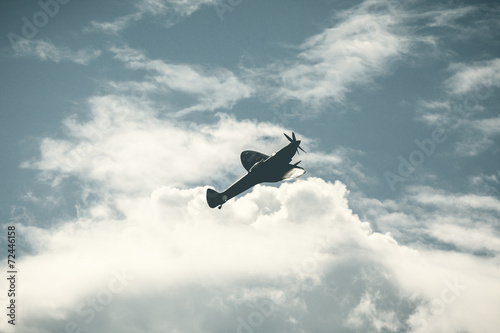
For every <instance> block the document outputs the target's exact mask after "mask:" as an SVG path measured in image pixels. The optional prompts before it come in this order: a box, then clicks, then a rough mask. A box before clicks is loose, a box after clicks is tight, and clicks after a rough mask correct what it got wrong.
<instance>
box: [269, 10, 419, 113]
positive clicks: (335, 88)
mask: <svg viewBox="0 0 500 333" xmlns="http://www.w3.org/2000/svg"><path fill="white" fill-rule="evenodd" d="M399 18H400V16H398V15H390V14H389V13H388V11H387V8H385V9H384V8H382V9H381V8H379V3H378V2H376V3H373V2H370V1H367V2H365V3H363V4H361V5H359V6H356V7H354V9H350V10H347V11H344V12H342V13H340V14H338V15H337V17H336V22H338V23H336V24H335V25H334V26H333V27H329V28H326V29H324V30H323V32H321V33H319V34H317V35H315V36H312V37H310V38H308V39H307V40H305V41H304V43H302V44H301V45H300V46H298V50H300V53H298V55H297V56H296V58H295V59H293V60H289V61H284V62H278V63H275V64H273V65H271V66H269V68H266V69H265V70H264V71H263V72H264V73H266V75H268V76H269V75H271V78H272V80H273V82H274V84H276V86H277V87H275V88H274V89H273V90H271V91H272V92H273V95H272V98H274V99H275V100H278V101H281V102H284V101H286V100H288V99H297V100H300V101H301V102H302V103H304V104H307V105H311V106H314V107H317V108H321V107H324V106H325V105H328V104H329V103H333V102H334V103H343V102H344V101H345V100H346V94H348V93H349V92H350V91H351V89H352V88H353V87H354V86H356V85H366V84H368V83H370V82H373V80H374V79H375V78H376V77H378V76H381V75H384V74H387V73H388V72H389V70H390V68H391V64H392V63H393V62H394V61H395V60H397V59H398V58H399V57H401V56H402V55H403V54H405V53H406V52H408V50H409V48H410V40H409V39H408V38H407V37H406V36H404V35H401V34H399V33H398V32H397V31H398V30H399V29H398V26H399V25H400V24H401V22H400V21H399ZM263 75H264V74H263ZM271 88H272V87H271Z"/></svg>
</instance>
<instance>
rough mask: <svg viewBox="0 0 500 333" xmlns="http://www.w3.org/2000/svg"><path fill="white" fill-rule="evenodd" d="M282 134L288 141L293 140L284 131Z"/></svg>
mask: <svg viewBox="0 0 500 333" xmlns="http://www.w3.org/2000/svg"><path fill="white" fill-rule="evenodd" d="M283 134H285V137H286V138H287V139H288V141H290V142H293V140H292V138H291V137H289V136H288V135H286V133H283Z"/></svg>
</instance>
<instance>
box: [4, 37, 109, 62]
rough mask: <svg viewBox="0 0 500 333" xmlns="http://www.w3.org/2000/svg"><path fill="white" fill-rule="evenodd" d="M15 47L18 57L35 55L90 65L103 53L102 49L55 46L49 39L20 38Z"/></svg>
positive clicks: (41, 58) (55, 60) (46, 59)
mask: <svg viewBox="0 0 500 333" xmlns="http://www.w3.org/2000/svg"><path fill="white" fill-rule="evenodd" d="M13 48H14V50H15V56H16V57H34V58H38V59H40V60H43V61H53V62H61V61H71V62H75V63H77V64H81V65H88V64H89V63H90V62H91V61H92V60H94V59H96V58H98V57H99V56H100V55H101V51H100V50H93V49H82V50H78V51H73V50H71V49H69V48H67V47H65V46H55V45H54V44H52V43H51V42H49V41H44V40H28V39H24V38H23V39H20V40H19V41H17V42H16V43H15V44H14V45H13Z"/></svg>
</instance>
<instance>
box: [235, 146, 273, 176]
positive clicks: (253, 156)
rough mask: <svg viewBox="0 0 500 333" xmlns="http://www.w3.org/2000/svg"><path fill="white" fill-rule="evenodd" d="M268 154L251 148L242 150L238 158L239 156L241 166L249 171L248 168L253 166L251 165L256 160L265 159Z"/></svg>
mask: <svg viewBox="0 0 500 333" xmlns="http://www.w3.org/2000/svg"><path fill="white" fill-rule="evenodd" d="M268 157H269V156H267V155H265V154H262V153H259V152H258V151H253V150H245V151H244V152H242V153H241V155H240V158H241V164H243V167H244V168H245V170H247V171H250V169H251V168H252V167H253V165H254V164H255V163H257V162H260V161H262V160H265V159H267V158H268Z"/></svg>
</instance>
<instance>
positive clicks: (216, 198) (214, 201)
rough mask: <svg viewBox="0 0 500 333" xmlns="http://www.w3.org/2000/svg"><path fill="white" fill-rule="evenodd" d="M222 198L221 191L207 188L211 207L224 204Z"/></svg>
mask: <svg viewBox="0 0 500 333" xmlns="http://www.w3.org/2000/svg"><path fill="white" fill-rule="evenodd" d="M222 198H223V195H222V194H220V193H219V192H217V191H215V190H212V189H211V188H209V189H207V202H208V206H210V208H215V207H217V206H220V205H222V204H223V203H224V201H223V199H222Z"/></svg>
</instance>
